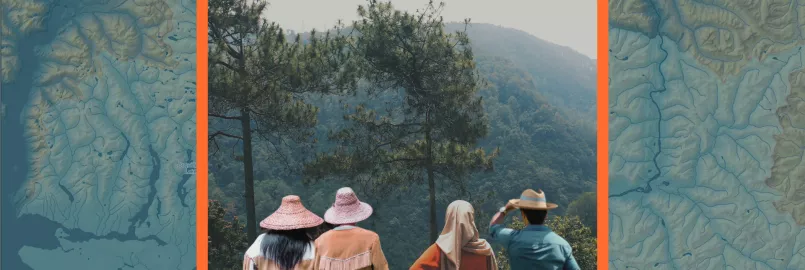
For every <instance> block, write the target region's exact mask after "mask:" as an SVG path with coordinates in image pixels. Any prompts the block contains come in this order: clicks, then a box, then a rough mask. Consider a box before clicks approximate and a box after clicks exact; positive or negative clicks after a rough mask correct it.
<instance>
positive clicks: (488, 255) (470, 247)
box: [410, 200, 497, 270]
mask: <svg viewBox="0 0 805 270" xmlns="http://www.w3.org/2000/svg"><path fill="white" fill-rule="evenodd" d="M444 220H445V221H444V223H445V224H444V229H443V230H442V233H441V235H439V238H438V239H437V240H436V243H435V244H433V245H431V246H430V248H428V249H427V250H425V252H424V253H423V254H422V256H420V257H419V259H418V260H417V261H416V262H414V265H412V266H411V268H410V270H430V269H440V270H476V269H477V270H496V269H497V260H496V259H495V252H494V251H493V250H492V246H490V245H489V243H487V242H486V240H484V239H481V238H479V233H478V228H477V227H475V210H474V209H473V208H472V205H471V204H470V203H468V202H466V201H462V200H458V201H454V202H453V203H451V204H450V205H449V206H447V214H446V216H445V219H444Z"/></svg>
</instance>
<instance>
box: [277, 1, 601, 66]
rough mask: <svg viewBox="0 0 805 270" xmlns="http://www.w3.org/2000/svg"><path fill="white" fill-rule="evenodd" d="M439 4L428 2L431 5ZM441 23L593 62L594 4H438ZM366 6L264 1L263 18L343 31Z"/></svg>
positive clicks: (297, 27)
mask: <svg viewBox="0 0 805 270" xmlns="http://www.w3.org/2000/svg"><path fill="white" fill-rule="evenodd" d="M391 2H392V4H393V5H394V7H395V8H397V9H401V10H406V11H409V12H414V11H415V10H416V9H420V8H422V7H424V6H425V5H427V3H428V0H396V1H394V0H393V1H391ZM439 2H440V1H438V0H434V3H437V4H438V3H439ZM443 2H445V4H446V6H445V8H444V11H443V12H442V16H443V17H444V19H445V21H446V22H460V21H463V20H464V19H465V18H470V19H472V22H474V23H490V24H495V25H500V26H505V27H509V28H515V29H519V30H523V31H525V32H528V33H530V34H532V35H534V36H536V37H538V38H540V39H544V40H547V41H550V42H553V43H556V44H559V45H563V46H567V47H570V48H573V49H574V50H576V51H578V52H580V53H582V54H584V55H587V56H588V57H590V58H592V59H596V47H597V45H596V1H595V0H443ZM365 3H367V1H366V0H269V6H268V8H267V9H266V12H265V13H264V17H265V18H266V19H268V20H270V21H274V22H277V23H279V24H280V26H282V27H283V28H285V29H289V30H294V31H296V32H307V31H310V30H311V29H313V28H316V29H318V30H323V29H330V28H332V27H333V25H334V24H335V22H336V21H338V19H342V20H343V21H344V23H345V24H347V25H349V24H350V23H351V22H352V21H353V20H356V19H357V18H358V15H357V9H358V5H362V4H365Z"/></svg>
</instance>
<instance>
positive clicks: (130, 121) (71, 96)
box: [0, 0, 196, 270]
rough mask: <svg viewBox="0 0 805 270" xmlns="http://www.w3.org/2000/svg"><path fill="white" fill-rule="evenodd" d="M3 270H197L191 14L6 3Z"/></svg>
mask: <svg viewBox="0 0 805 270" xmlns="http://www.w3.org/2000/svg"><path fill="white" fill-rule="evenodd" d="M1 3H2V4H1V5H0V6H1V7H2V16H1V17H0V20H2V88H1V89H2V104H3V118H2V197H1V198H0V199H2V201H1V202H2V222H1V223H0V225H1V226H2V235H1V237H0V241H1V242H2V257H0V260H1V262H2V266H0V268H2V269H13V270H18V269H23V270H24V269H103V270H110V269H194V268H195V264H196V263H195V247H196V243H195V200H196V199H195V186H196V181H195V176H194V175H193V174H194V169H195V167H194V164H195V163H194V160H195V152H194V149H195V131H196V130H195V127H196V124H195V121H196V120H195V106H196V102H195V89H196V85H195V82H196V72H195V70H196V67H195V57H196V51H195V47H196V46H195V34H196V33H195V31H196V25H195V21H196V14H195V5H196V4H195V2H194V1H192V0H83V1H82V0H64V1H59V0H55V1H54V0H3V1H2V2H1Z"/></svg>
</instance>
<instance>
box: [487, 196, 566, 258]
mask: <svg viewBox="0 0 805 270" xmlns="http://www.w3.org/2000/svg"><path fill="white" fill-rule="evenodd" d="M556 207H558V206H557V205H556V204H554V203H549V202H548V201H547V200H546V198H545V193H544V192H542V190H539V191H534V190H532V189H527V190H525V191H523V193H522V194H520V198H517V199H513V200H510V201H509V202H508V203H507V204H506V206H504V207H501V208H500V210H499V211H498V213H497V214H495V216H493V217H492V222H490V224H489V231H490V238H489V240H490V241H492V242H493V243H497V244H500V245H502V246H503V247H504V248H505V249H506V253H507V254H506V255H508V257H509V264H510V266H511V269H512V270H521V269H522V270H526V269H528V270H531V269H550V270H553V269H556V270H559V269H566V270H580V268H579V264H578V263H577V262H576V259H575V258H573V250H572V249H571V248H570V244H568V243H567V241H566V240H565V239H563V238H562V237H561V236H559V235H557V234H556V233H554V232H552V231H551V229H550V228H548V226H545V218H546V217H547V216H548V211H549V210H552V209H555V208H556ZM515 209H519V210H520V213H521V215H522V217H523V221H524V222H525V224H526V227H525V228H523V229H521V230H514V229H509V228H506V227H505V226H504V225H503V220H505V219H506V214H507V213H508V212H510V211H512V210H515Z"/></svg>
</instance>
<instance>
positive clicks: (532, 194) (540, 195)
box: [509, 189, 559, 210]
mask: <svg viewBox="0 0 805 270" xmlns="http://www.w3.org/2000/svg"><path fill="white" fill-rule="evenodd" d="M509 202H510V203H511V204H512V205H514V207H515V208H517V209H526V210H551V209H554V208H556V207H559V206H558V205H556V204H555V203H549V202H548V201H547V200H546V199H545V193H544V192H542V190H541V189H540V190H539V191H534V190H533V189H526V190H525V191H523V193H522V194H520V198H519V199H512V200H510V201H509Z"/></svg>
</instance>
